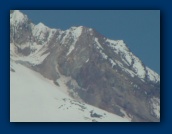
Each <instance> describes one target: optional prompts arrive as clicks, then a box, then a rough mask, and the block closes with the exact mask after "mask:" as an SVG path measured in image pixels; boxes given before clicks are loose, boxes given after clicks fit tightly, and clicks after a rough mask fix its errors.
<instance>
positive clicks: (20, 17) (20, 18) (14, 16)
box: [10, 10, 28, 24]
mask: <svg viewBox="0 0 172 134" xmlns="http://www.w3.org/2000/svg"><path fill="white" fill-rule="evenodd" d="M27 20H28V18H27V15H24V14H23V13H22V12H20V11H19V10H14V12H13V13H11V14H10V24H18V23H22V22H25V21H27Z"/></svg>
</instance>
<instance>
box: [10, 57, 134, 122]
mask: <svg viewBox="0 0 172 134" xmlns="http://www.w3.org/2000/svg"><path fill="white" fill-rule="evenodd" d="M10 68H11V69H10V70H11V71H10V122H129V121H131V119H130V117H127V116H125V117H120V116H117V115H115V114H112V113H109V112H106V111H104V110H101V109H99V108H96V107H93V106H91V105H88V104H85V103H83V102H79V101H77V100H74V99H72V98H71V97H69V96H68V95H67V94H65V93H64V92H62V91H61V90H66V89H63V88H66V87H64V86H63V85H64V83H62V82H63V81H59V85H60V86H56V85H55V84H53V83H52V82H51V81H50V80H48V79H46V78H44V77H43V76H41V75H40V74H39V73H37V72H34V71H32V70H31V69H29V68H27V67H25V66H23V65H21V64H17V63H15V61H12V60H11V61H10Z"/></svg>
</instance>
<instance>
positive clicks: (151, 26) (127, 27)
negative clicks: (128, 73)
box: [21, 10, 160, 74]
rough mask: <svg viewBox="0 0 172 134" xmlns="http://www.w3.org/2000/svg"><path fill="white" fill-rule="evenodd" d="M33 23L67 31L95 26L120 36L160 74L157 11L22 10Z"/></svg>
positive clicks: (158, 14)
mask: <svg viewBox="0 0 172 134" xmlns="http://www.w3.org/2000/svg"><path fill="white" fill-rule="evenodd" d="M21 11H22V12H23V13H25V14H27V15H28V17H29V18H30V19H31V20H32V22H33V23H35V24H37V23H39V22H42V23H44V24H45V25H47V26H48V27H51V28H58V29H62V30H66V29H68V28H70V27H71V26H81V25H82V26H86V27H91V28H94V29H96V30H97V31H98V32H100V33H101V34H103V35H104V36H106V37H108V38H110V39H114V40H118V39H122V40H124V42H125V43H126V44H127V46H128V47H129V48H130V50H131V51H132V52H133V53H134V54H135V55H136V56H137V57H139V58H140V59H141V60H142V61H143V63H144V64H145V65H146V66H148V67H150V68H151V69H153V70H154V71H156V72H157V73H158V74H160V11H159V10H21Z"/></svg>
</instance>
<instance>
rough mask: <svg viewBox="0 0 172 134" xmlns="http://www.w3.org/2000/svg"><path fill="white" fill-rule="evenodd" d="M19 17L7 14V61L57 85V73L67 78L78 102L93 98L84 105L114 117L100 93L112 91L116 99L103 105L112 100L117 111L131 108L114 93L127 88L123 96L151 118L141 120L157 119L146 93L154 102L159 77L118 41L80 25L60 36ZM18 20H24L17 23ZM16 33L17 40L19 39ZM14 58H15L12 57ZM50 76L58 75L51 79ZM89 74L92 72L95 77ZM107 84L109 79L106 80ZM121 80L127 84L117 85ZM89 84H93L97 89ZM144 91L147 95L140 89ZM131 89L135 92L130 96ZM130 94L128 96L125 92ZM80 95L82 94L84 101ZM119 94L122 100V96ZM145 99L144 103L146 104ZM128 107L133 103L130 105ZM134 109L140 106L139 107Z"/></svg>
mask: <svg viewBox="0 0 172 134" xmlns="http://www.w3.org/2000/svg"><path fill="white" fill-rule="evenodd" d="M16 14H20V15H19V16H21V17H20V19H18V18H17V20H20V21H15V19H16V18H15V16H16ZM21 14H22V13H21V12H20V11H14V12H13V13H11V14H10V42H11V44H10V49H11V50H10V54H11V55H12V56H11V57H10V58H12V59H15V60H16V61H24V62H28V63H29V64H30V66H31V67H32V68H33V69H34V70H36V71H38V72H40V73H41V74H42V75H43V76H44V77H47V78H49V79H52V80H54V81H57V80H58V77H59V73H61V74H63V75H66V76H70V77H72V79H75V80H76V81H77V83H78V85H79V87H80V89H74V90H75V92H77V93H79V94H80V95H79V96H80V97H81V98H82V99H83V100H85V101H88V100H89V99H88V98H90V97H91V96H92V94H94V95H95V96H97V99H93V97H91V98H92V99H93V100H92V101H90V100H89V102H88V103H89V104H92V105H95V106H98V107H103V109H106V110H107V109H108V110H109V111H111V112H117V111H118V110H116V109H119V108H114V109H115V110H113V109H112V108H111V107H112V106H106V105H109V104H107V102H106V101H107V100H108V98H106V97H105V96H104V95H103V94H104V92H106V93H107V91H106V90H105V89H108V91H109V92H110V93H111V92H112V91H111V90H114V91H115V93H112V94H114V95H115V96H116V95H117V99H115V100H114V98H113V97H111V99H110V100H109V101H108V103H109V102H110V101H112V100H113V101H114V102H116V104H115V107H119V105H120V106H122V107H126V106H125V105H128V104H126V103H129V104H130V103H131V102H130V101H129V100H125V102H124V104H119V103H120V101H121V97H120V96H121V93H120V92H121V91H120V92H119V90H117V89H120V90H121V89H123V90H124V89H126V88H128V90H127V91H125V90H124V91H125V92H128V93H129V94H130V95H131V96H132V97H134V98H137V99H136V100H139V99H138V98H139V97H143V98H144V101H145V104H143V105H144V107H145V109H148V111H145V112H146V113H147V114H148V113H149V114H150V115H148V117H146V118H150V120H156V117H154V116H155V115H154V112H152V114H151V108H150V107H151V106H150V104H149V106H148V107H147V106H146V105H148V104H147V103H149V102H150V101H151V98H153V97H152V95H151V94H154V95H155V96H156V97H158V98H159V95H158V94H159V90H160V89H159V84H160V76H159V75H158V74H157V73H155V72H154V71H153V70H151V69H150V68H148V67H146V66H145V65H144V64H143V63H142V62H141V60H140V59H139V58H137V57H136V56H135V55H134V54H133V53H132V52H131V51H130V50H129V49H128V47H127V46H126V44H125V43H124V42H123V40H110V39H108V38H106V37H104V36H103V35H101V34H99V33H98V32H96V31H95V30H93V29H91V28H86V27H83V26H79V27H71V28H70V29H68V30H65V31H62V30H60V29H51V28H49V27H47V26H45V25H44V24H43V23H39V24H37V25H34V24H33V23H31V22H30V21H29V19H28V18H27V16H25V15H21ZM22 17H23V19H21V18H22ZM25 17H26V18H25ZM13 19H14V20H13ZM11 20H12V21H11ZM23 20H25V21H23ZM11 22H12V23H11ZM21 22H22V23H21ZM13 33H15V34H17V35H18V37H15V34H13ZM21 33H22V35H20V34H21ZM23 33H24V34H23ZM25 34H26V35H25ZM28 37H29V38H28ZM15 44H17V45H16V48H15V47H14V46H15ZM11 45H12V46H13V47H11ZM13 54H14V55H16V56H13ZM50 65H52V66H50ZM57 70H58V71H57ZM54 72H57V73H56V74H55V73H54ZM89 72H90V73H89ZM91 72H92V73H93V72H94V73H95V75H93V74H92V73H91ZM96 72H97V73H96ZM95 79H96V80H95ZM108 79H110V80H109V81H108ZM114 80H116V81H118V82H115V81H114ZM120 80H121V81H123V82H124V83H127V84H122V83H121V82H120ZM92 81H95V83H96V84H95V83H93V82H92ZM102 82H104V85H102V87H104V89H101V88H102V87H100V86H98V85H99V83H102ZM115 83H116V84H115ZM133 83H134V84H133ZM136 83H137V84H136ZM69 85H70V84H69ZM100 85H101V84H100ZM121 85H122V86H121ZM151 86H153V87H151ZM143 87H144V88H145V89H147V90H145V89H141V88H143ZM99 88H100V89H101V90H102V91H101V92H102V93H103V94H102V93H101V94H102V95H101V96H99V95H96V94H99V90H98V89H99ZM133 88H134V91H133ZM81 89H82V90H81ZM95 89H96V90H95ZM135 89H136V90H139V91H135ZM150 89H151V90H152V91H150ZM156 89H157V90H156ZM87 91H88V92H87ZM131 91H132V92H133V93H130V92H131ZM89 92H90V93H89ZM94 92H95V93H94ZM137 92H138V93H137ZM83 94H86V95H84V96H83ZM107 94H109V93H107ZM119 94H120V95H119ZM125 94H126V93H125ZM125 94H124V95H125ZM134 94H138V96H137V95H136V96H137V97H135V95H134ZM143 94H146V95H149V94H150V96H149V97H148V96H146V95H145V96H144V95H143ZM124 95H122V96H123V97H124ZM154 95H153V96H154ZM125 96H126V95H125ZM131 96H130V97H131ZM123 97H122V98H123ZM132 97H131V98H132ZM147 97H148V98H149V99H146V98H147ZM100 98H101V99H103V98H106V101H105V102H106V103H105V102H102V101H100ZM148 100H149V101H148ZM94 101H95V102H96V103H95V102H94ZM127 101H129V102H127ZM122 102H123V101H122ZM104 103H105V104H104ZM132 103H136V102H135V100H133V101H132ZM130 105H133V104H130ZM137 105H138V107H139V104H137ZM142 108H143V106H142ZM126 109H127V108H126ZM128 109H130V110H128V111H129V112H131V111H132V109H131V108H128ZM133 109H134V108H133ZM135 112H136V113H137V114H138V111H137V108H135V110H134V113H135ZM140 112H141V111H140ZM117 113H120V112H117ZM143 115H144V114H143ZM137 118H138V117H137ZM139 118H140V117H139ZM144 118H145V117H144ZM154 118H155V119H154ZM136 120H137V119H136ZM139 120H140V119H139ZM144 120H148V119H144Z"/></svg>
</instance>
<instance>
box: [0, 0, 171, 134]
mask: <svg viewBox="0 0 172 134" xmlns="http://www.w3.org/2000/svg"><path fill="white" fill-rule="evenodd" d="M171 5H172V4H171V3H170V1H166V0H163V1H161V0H144V1H139V0H118V1H116V0H106V1H105V0H101V1H98V0H94V1H93V0H87V1H83V0H82V1H81V0H75V1H74V0H73V1H69V0H68V1H67V0H64V1H57V0H49V1H43V0H23V1H22V0H6V1H0V18H1V19H0V50H1V52H0V60H1V62H0V71H1V73H0V74H1V77H0V132H1V133H17V134H20V133H22V134H23V133H24V134H27V133H28V134H31V133H41V134H42V133H60V134H61V133H62V134H63V133H96V134H99V133H120V134H123V133H124V134H127V133H132V134H134V133H136V134H138V133H139V134H148V133H151V134H161V133H170V132H171V133H172V125H171V121H172V104H171V99H172V98H171V95H172V88H171V77H170V76H172V74H171V73H172V72H171V68H172V66H171V65H172V63H171V54H172V53H171V51H172V34H171V31H172V15H171V13H172V8H171ZM10 9H22V10H25V9H28V10H29V9H32V10H33V9H35V10H41V9H47V10H58V9H64V10H67V9H88V10H89V9H95V10H97V9H101V10H103V9H106V10H107V9H108V10H112V9H113V10H117V9H118V10H160V11H161V40H160V41H161V122H160V123H10V81H9V80H10V74H9V67H10V65H9V64H10V63H9V61H10V60H9V59H10V56H9V55H10V54H9V52H10V51H9V47H10V46H9V38H10V37H9V35H10V33H9V32H10V28H9V25H10V24H9V12H10V11H9V10H10Z"/></svg>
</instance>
